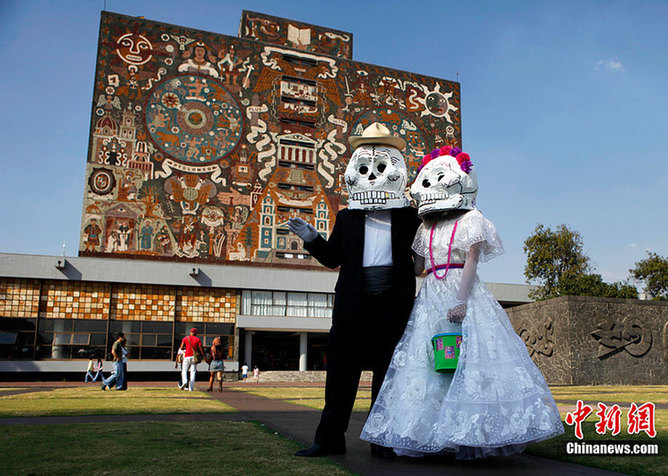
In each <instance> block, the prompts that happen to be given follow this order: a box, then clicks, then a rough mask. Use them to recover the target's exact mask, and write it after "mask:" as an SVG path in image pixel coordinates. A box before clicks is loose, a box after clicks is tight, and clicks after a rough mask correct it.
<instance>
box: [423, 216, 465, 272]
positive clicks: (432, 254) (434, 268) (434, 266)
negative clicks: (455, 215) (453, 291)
mask: <svg viewBox="0 0 668 476" xmlns="http://www.w3.org/2000/svg"><path fill="white" fill-rule="evenodd" d="M457 223H459V220H457V221H456V222H455V226H454V227H452V236H451V237H450V243H449V244H448V262H447V264H446V265H445V274H443V276H439V275H438V273H437V272H436V271H437V269H438V268H437V267H436V263H435V262H434V250H433V249H432V243H433V241H434V228H435V227H436V222H434V224H433V225H431V232H430V233H429V260H430V261H431V271H432V273H434V276H435V277H436V279H443V278H445V277H446V276H447V275H448V270H449V269H450V253H451V251H452V240H454V239H455V232H456V231H457Z"/></svg>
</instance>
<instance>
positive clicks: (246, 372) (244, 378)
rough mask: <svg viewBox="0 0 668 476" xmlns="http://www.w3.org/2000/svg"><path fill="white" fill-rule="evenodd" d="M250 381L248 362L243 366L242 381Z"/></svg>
mask: <svg viewBox="0 0 668 476" xmlns="http://www.w3.org/2000/svg"><path fill="white" fill-rule="evenodd" d="M247 379H248V365H246V362H244V364H243V365H242V366H241V380H242V381H243V382H245V381H246V380H247Z"/></svg>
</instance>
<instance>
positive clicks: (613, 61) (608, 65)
mask: <svg viewBox="0 0 668 476" xmlns="http://www.w3.org/2000/svg"><path fill="white" fill-rule="evenodd" d="M595 69H605V70H608V71H613V72H621V71H626V70H625V69H624V65H623V64H622V62H621V61H620V60H619V59H618V58H617V57H616V56H614V57H612V58H610V59H607V60H603V59H601V60H598V62H597V63H596V67H595Z"/></svg>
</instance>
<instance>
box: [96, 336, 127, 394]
mask: <svg viewBox="0 0 668 476" xmlns="http://www.w3.org/2000/svg"><path fill="white" fill-rule="evenodd" d="M124 343H125V334H124V333H122V332H119V333H118V338H117V339H116V341H115V342H114V345H112V347H111V355H112V356H113V360H114V372H113V373H112V374H111V375H110V376H109V378H106V379H104V380H102V383H101V384H100V388H102V390H107V388H111V387H113V386H116V390H123V387H122V385H123V384H124V382H125V375H124V371H123V370H124V368H125V367H124V366H123V349H124Z"/></svg>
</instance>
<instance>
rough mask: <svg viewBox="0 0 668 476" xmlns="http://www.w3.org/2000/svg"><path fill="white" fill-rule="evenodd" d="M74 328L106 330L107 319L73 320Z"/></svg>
mask: <svg viewBox="0 0 668 476" xmlns="http://www.w3.org/2000/svg"><path fill="white" fill-rule="evenodd" d="M74 330H75V331H78V332H103V333H105V334H106V332H107V321H94V320H90V319H81V320H76V321H74Z"/></svg>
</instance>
